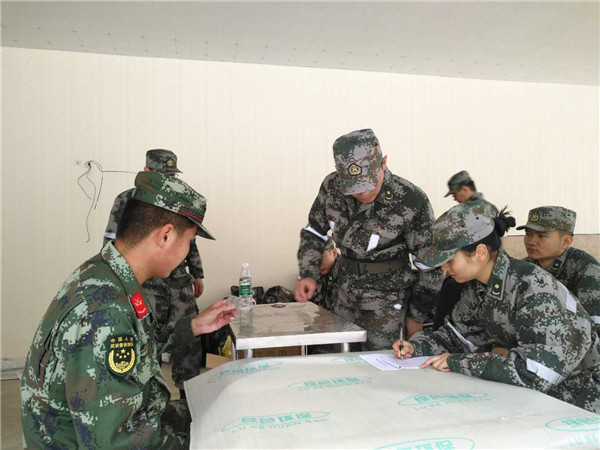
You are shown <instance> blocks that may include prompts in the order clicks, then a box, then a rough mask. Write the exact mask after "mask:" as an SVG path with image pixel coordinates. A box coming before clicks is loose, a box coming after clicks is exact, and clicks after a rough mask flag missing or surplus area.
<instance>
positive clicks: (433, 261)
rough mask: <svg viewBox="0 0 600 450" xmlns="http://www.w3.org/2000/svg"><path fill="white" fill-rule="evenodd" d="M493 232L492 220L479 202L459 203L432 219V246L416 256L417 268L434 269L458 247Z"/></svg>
mask: <svg viewBox="0 0 600 450" xmlns="http://www.w3.org/2000/svg"><path fill="white" fill-rule="evenodd" d="M492 231H494V221H493V219H492V218H491V217H489V213H487V212H486V209H485V207H484V206H483V205H482V204H480V203H471V202H465V203H460V204H458V205H456V206H454V207H452V208H450V209H449V210H448V211H446V212H445V213H444V214H442V215H441V216H440V217H438V219H437V220H436V221H435V223H434V224H433V227H432V232H433V233H432V234H433V237H432V238H431V245H430V246H429V247H427V248H426V249H425V250H424V251H423V252H422V253H421V254H420V255H418V256H417V263H416V264H415V265H416V266H417V267H419V268H420V269H428V268H429V269H433V268H435V267H439V266H441V265H442V264H444V263H445V262H446V261H448V260H450V258H452V257H453V256H454V254H455V253H456V252H457V251H459V250H460V249H461V248H464V247H467V246H468V245H471V244H474V243H475V242H479V241H480V240H482V239H483V238H485V237H487V236H489V235H490V234H491V233H492Z"/></svg>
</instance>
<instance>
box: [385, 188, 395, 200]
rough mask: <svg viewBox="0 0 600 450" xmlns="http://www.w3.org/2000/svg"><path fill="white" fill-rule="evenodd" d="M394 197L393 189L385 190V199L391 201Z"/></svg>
mask: <svg viewBox="0 0 600 450" xmlns="http://www.w3.org/2000/svg"><path fill="white" fill-rule="evenodd" d="M392 198H393V195H392V191H390V190H389V189H386V190H385V199H386V200H387V201H388V202H389V201H390V200H391V199H392Z"/></svg>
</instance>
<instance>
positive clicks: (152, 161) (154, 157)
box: [146, 148, 182, 174]
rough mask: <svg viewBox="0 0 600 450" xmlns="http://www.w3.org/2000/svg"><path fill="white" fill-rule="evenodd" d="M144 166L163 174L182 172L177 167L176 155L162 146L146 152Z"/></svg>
mask: <svg viewBox="0 0 600 450" xmlns="http://www.w3.org/2000/svg"><path fill="white" fill-rule="evenodd" d="M146 167H147V168H148V169H152V170H154V171H156V172H160V173H165V174H174V173H182V172H181V170H179V169H178V168H177V155H176V154H175V153H173V152H172V151H171V150H165V149H162V148H157V149H154V150H148V151H147V152H146Z"/></svg>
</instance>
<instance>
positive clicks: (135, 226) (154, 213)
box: [117, 198, 195, 246]
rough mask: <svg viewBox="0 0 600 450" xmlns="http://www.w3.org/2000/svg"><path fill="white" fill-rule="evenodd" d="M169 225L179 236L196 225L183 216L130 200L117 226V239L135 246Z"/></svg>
mask: <svg viewBox="0 0 600 450" xmlns="http://www.w3.org/2000/svg"><path fill="white" fill-rule="evenodd" d="M167 224H172V225H173V227H175V230H176V231H177V234H178V235H179V236H181V235H182V234H183V233H184V232H185V231H186V230H187V229H189V228H192V227H193V226H194V225H195V224H194V222H192V221H191V220H190V219H188V218H186V217H184V216H182V215H179V214H177V213H174V212H172V211H169V210H167V209H164V208H159V207H158V206H154V205H151V204H149V203H146V202H142V201H140V200H135V199H133V198H130V199H129V200H127V203H126V204H125V208H124V209H123V214H122V215H121V219H120V220H119V223H118V225H117V239H122V240H124V241H125V243H126V245H128V246H134V245H136V244H138V243H139V242H141V241H142V240H143V239H144V238H145V237H146V236H148V235H149V234H150V233H151V232H152V230H154V229H156V228H160V227H163V226H165V225H167Z"/></svg>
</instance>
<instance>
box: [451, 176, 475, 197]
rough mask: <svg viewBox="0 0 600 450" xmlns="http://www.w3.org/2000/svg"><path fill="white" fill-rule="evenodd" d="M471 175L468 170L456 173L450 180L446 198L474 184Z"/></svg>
mask: <svg viewBox="0 0 600 450" xmlns="http://www.w3.org/2000/svg"><path fill="white" fill-rule="evenodd" d="M472 182H473V180H472V179H471V175H469V172H467V171H466V170H461V171H460V172H458V173H455V174H454V175H452V177H450V179H449V180H448V193H447V194H446V195H444V197H448V196H449V195H452V194H453V193H454V192H456V191H457V190H458V189H460V187H461V186H462V185H464V184H467V183H472Z"/></svg>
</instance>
